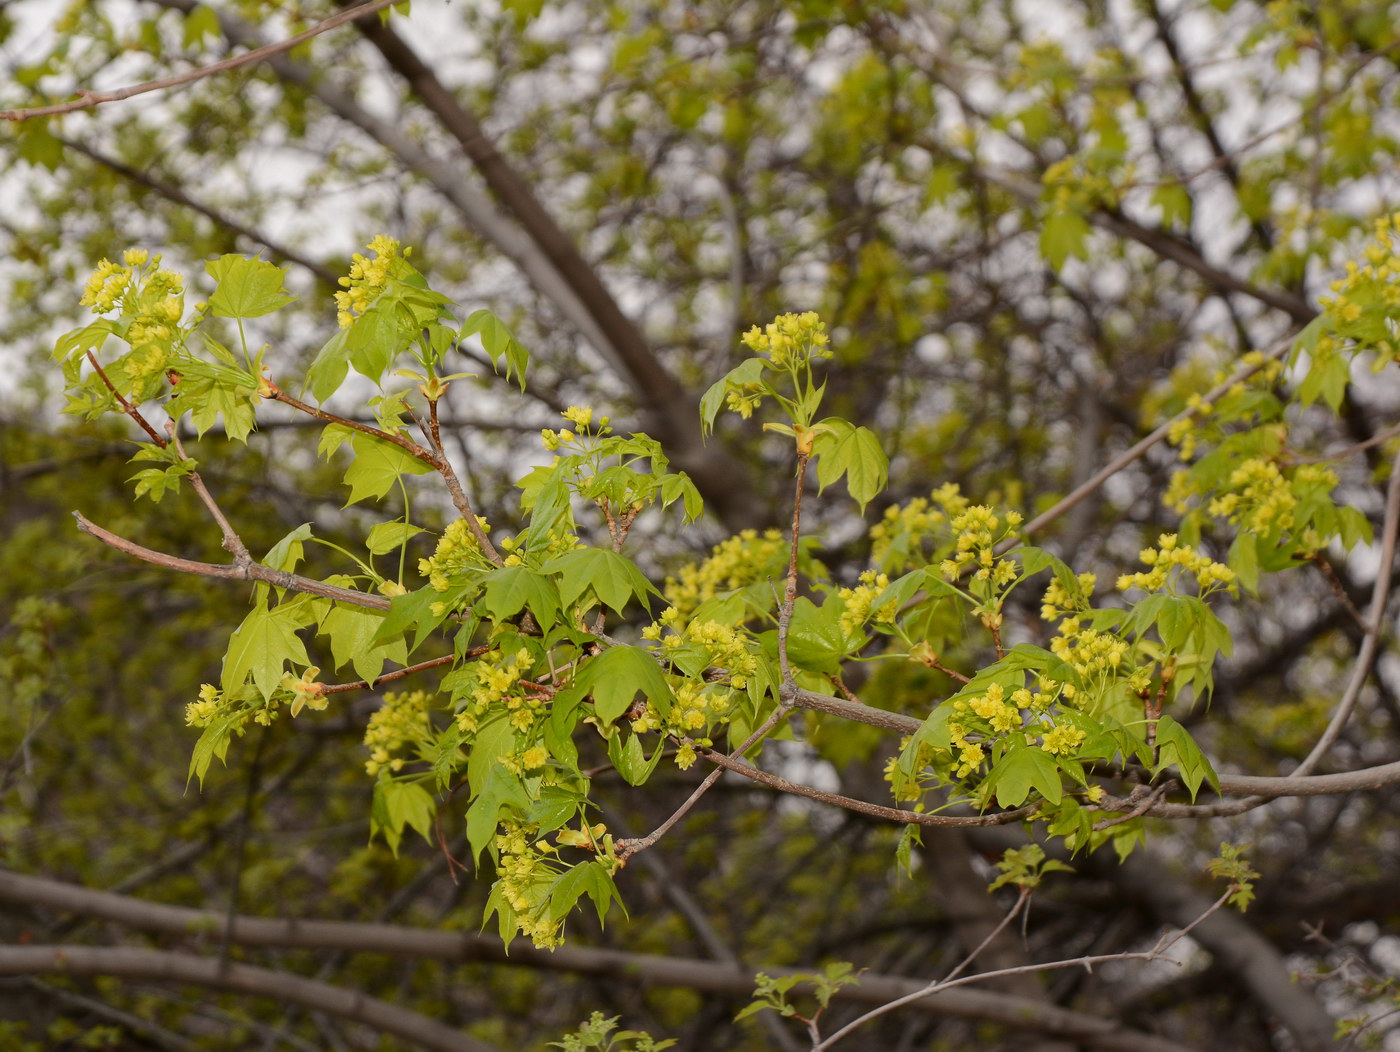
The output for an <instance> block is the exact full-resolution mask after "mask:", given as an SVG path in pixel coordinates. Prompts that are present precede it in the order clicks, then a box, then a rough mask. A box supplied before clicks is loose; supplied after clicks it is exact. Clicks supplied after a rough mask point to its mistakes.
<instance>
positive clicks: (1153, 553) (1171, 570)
mask: <svg viewBox="0 0 1400 1052" xmlns="http://www.w3.org/2000/svg"><path fill="white" fill-rule="evenodd" d="M1138 558H1139V559H1140V560H1141V561H1142V562H1143V563H1144V564H1145V565H1147V566H1150V567H1151V569H1150V570H1145V571H1142V572H1139V573H1125V574H1123V576H1121V577H1119V578H1118V590H1119V591H1121V592H1126V591H1127V590H1128V589H1129V588H1141V589H1143V590H1144V591H1147V592H1157V591H1161V590H1163V589H1166V588H1168V586H1169V585H1170V586H1172V590H1174V588H1175V583H1176V581H1177V580H1178V579H1179V578H1180V577H1181V576H1182V575H1184V574H1191V575H1193V576H1194V577H1195V578H1196V584H1197V586H1198V587H1199V588H1200V590H1201V595H1203V596H1204V595H1207V594H1209V593H1210V592H1213V591H1215V590H1217V589H1219V588H1233V587H1234V581H1235V571H1234V570H1232V569H1230V568H1229V567H1228V566H1226V565H1224V564H1223V563H1217V562H1212V561H1211V559H1210V557H1209V556H1206V555H1201V554H1200V553H1198V552H1197V551H1196V550H1195V549H1193V548H1191V547H1190V546H1189V545H1180V544H1178V543H1177V539H1176V534H1174V533H1164V534H1162V535H1161V536H1160V537H1158V538H1157V547H1156V548H1144V549H1143V550H1142V551H1141V552H1139V553H1138Z"/></svg>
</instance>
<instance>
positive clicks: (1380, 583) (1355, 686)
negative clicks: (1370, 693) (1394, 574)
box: [1292, 451, 1400, 776]
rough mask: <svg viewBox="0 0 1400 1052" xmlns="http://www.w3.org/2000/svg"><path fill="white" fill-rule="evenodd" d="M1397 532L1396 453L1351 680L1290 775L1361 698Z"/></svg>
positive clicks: (1311, 762) (1320, 748)
mask: <svg viewBox="0 0 1400 1052" xmlns="http://www.w3.org/2000/svg"><path fill="white" fill-rule="evenodd" d="M1398 531H1400V451H1397V452H1396V454H1395V457H1394V459H1393V460H1392V461H1391V462H1390V484H1389V485H1388V486H1387V487H1386V494H1385V524H1384V526H1383V527H1382V533H1381V562H1380V566H1378V567H1377V568H1376V583H1375V586H1374V587H1373V588H1372V589H1371V609H1370V611H1369V613H1370V616H1369V617H1368V618H1367V620H1366V626H1365V632H1366V634H1365V636H1364V637H1363V639H1362V642H1361V651H1360V653H1358V654H1357V655H1356V664H1355V665H1354V666H1353V667H1352V670H1351V679H1350V680H1349V681H1348V682H1347V689H1346V690H1345V691H1344V692H1343V693H1342V700H1341V701H1339V702H1338V703H1337V711H1336V712H1334V713H1333V714H1332V719H1331V720H1330V721H1329V722H1328V724H1327V729H1326V730H1324V731H1323V732H1322V737H1320V738H1319V739H1318V740H1317V744H1316V745H1314V746H1313V747H1312V751H1311V752H1309V753H1308V755H1307V756H1305V757H1304V758H1303V762H1302V763H1300V764H1299V765H1298V766H1297V767H1296V768H1295V769H1294V770H1293V772H1292V773H1293V775H1295V776H1297V775H1303V774H1307V773H1308V772H1309V771H1311V770H1312V769H1313V768H1314V767H1316V766H1317V764H1318V761H1319V760H1321V759H1322V757H1323V756H1325V755H1326V754H1327V750H1328V749H1330V748H1332V745H1333V743H1335V742H1336V740H1337V737H1338V736H1339V735H1340V734H1341V733H1342V728H1343V727H1344V726H1346V722H1347V720H1348V719H1349V718H1350V717H1351V712H1352V709H1354V708H1355V707H1356V702H1357V700H1358V699H1359V698H1360V697H1361V690H1362V688H1363V687H1364V686H1365V685H1366V680H1367V679H1369V678H1370V676H1371V668H1372V666H1373V665H1374V664H1375V662H1376V654H1377V652H1378V651H1379V650H1380V643H1381V630H1382V628H1383V627H1384V625H1385V608H1386V606H1387V605H1388V600H1389V599H1390V568H1391V566H1392V565H1393V564H1394V562H1395V541H1396V534H1397V532H1398Z"/></svg>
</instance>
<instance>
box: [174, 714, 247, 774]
mask: <svg viewBox="0 0 1400 1052" xmlns="http://www.w3.org/2000/svg"><path fill="white" fill-rule="evenodd" d="M243 719H244V714H243V713H241V712H234V713H230V714H228V715H227V716H223V717H220V718H219V719H216V720H215V721H214V722H212V723H210V724H209V725H208V726H207V727H205V728H204V730H203V731H201V732H200V735H199V740H198V741H197V742H195V743H194V752H193V753H191V755H190V769H189V773H188V774H187V775H186V776H185V778H186V780H188V779H190V778H196V779H198V780H199V784H200V785H201V786H203V785H204V776H205V775H206V774H207V773H208V771H209V765H210V763H212V762H213V761H214V760H215V759H217V760H218V761H219V762H220V763H225V762H227V760H226V758H227V756H228V747H229V743H230V742H231V741H232V740H233V735H234V731H235V730H236V729H237V728H238V727H241V726H242V724H243Z"/></svg>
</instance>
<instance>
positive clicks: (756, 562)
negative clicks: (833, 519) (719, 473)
mask: <svg viewBox="0 0 1400 1052" xmlns="http://www.w3.org/2000/svg"><path fill="white" fill-rule="evenodd" d="M787 553H788V544H787V541H786V540H785V539H784V538H783V535H782V534H781V533H779V532H778V531H777V530H765V531H764V533H763V536H761V537H760V536H759V534H758V531H757V530H744V531H743V532H742V533H739V534H736V535H735V536H733V537H730V538H728V539H727V540H724V541H721V542H720V543H719V544H717V545H715V546H714V548H712V549H711V550H710V556H709V558H708V559H706V560H705V561H704V562H702V563H701V564H700V565H699V566H696V565H695V564H694V563H687V564H686V565H685V566H682V567H681V569H680V574H679V576H678V577H668V578H666V599H667V601H668V602H669V603H670V604H671V606H673V607H674V608H675V609H676V610H677V611H678V612H679V616H681V617H685V616H688V615H689V614H690V612H691V611H692V610H694V609H695V608H696V607H697V606H699V605H700V604H701V603H703V602H705V601H706V600H707V599H713V598H714V597H715V596H716V595H719V594H720V593H722V592H728V591H732V590H733V589H735V588H742V587H743V586H744V585H747V584H753V583H754V582H755V581H763V580H767V579H768V578H770V577H774V576H777V575H778V574H780V573H781V572H782V567H783V565H784V564H785V562H786V559H787Z"/></svg>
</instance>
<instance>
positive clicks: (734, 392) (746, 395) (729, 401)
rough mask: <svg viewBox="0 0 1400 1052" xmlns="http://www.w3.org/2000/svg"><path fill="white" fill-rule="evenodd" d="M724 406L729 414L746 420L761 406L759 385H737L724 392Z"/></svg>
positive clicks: (761, 391)
mask: <svg viewBox="0 0 1400 1052" xmlns="http://www.w3.org/2000/svg"><path fill="white" fill-rule="evenodd" d="M724 404H725V406H726V407H728V409H729V410H730V411H731V412H734V413H738V414H739V416H740V417H741V418H742V419H744V420H747V419H748V418H749V417H751V416H753V411H754V410H755V409H757V408H758V407H759V406H761V405H762V404H763V387H762V385H761V384H739V385H737V386H734V387H731V388H729V389H728V390H726V391H725V392H724Z"/></svg>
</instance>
